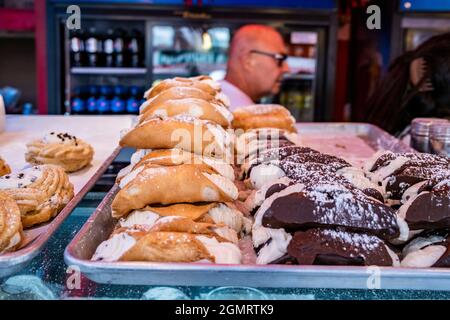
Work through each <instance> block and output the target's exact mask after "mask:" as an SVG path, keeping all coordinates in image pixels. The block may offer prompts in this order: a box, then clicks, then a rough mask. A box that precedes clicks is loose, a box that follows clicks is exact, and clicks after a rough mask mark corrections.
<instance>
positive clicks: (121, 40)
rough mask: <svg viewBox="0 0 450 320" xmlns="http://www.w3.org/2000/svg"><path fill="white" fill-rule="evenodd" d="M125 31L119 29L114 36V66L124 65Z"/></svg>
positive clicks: (120, 66)
mask: <svg viewBox="0 0 450 320" xmlns="http://www.w3.org/2000/svg"><path fill="white" fill-rule="evenodd" d="M124 48H125V31H124V30H123V29H117V30H116V35H115V38H114V66H115V67H117V68H122V67H124Z"/></svg>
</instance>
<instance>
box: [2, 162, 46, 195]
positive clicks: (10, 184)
mask: <svg viewBox="0 0 450 320" xmlns="http://www.w3.org/2000/svg"><path fill="white" fill-rule="evenodd" d="M41 177H42V169H41V167H38V166H34V167H30V168H26V169H24V170H22V171H20V172H17V173H10V174H7V175H4V176H2V177H0V189H15V188H23V187H27V186H29V185H30V184H32V183H33V182H35V181H36V180H38V179H40V178H41Z"/></svg>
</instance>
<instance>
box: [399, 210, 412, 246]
mask: <svg viewBox="0 0 450 320" xmlns="http://www.w3.org/2000/svg"><path fill="white" fill-rule="evenodd" d="M397 225H398V228H399V230H400V235H399V236H398V238H397V239H395V242H396V243H405V242H406V241H408V239H410V232H409V227H408V224H407V223H406V221H405V220H404V219H403V218H402V217H400V216H398V215H397Z"/></svg>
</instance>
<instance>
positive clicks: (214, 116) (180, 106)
mask: <svg viewBox="0 0 450 320" xmlns="http://www.w3.org/2000/svg"><path fill="white" fill-rule="evenodd" d="M179 114H187V115H190V116H192V117H195V118H199V119H202V120H209V121H212V122H215V123H217V124H219V125H220V126H222V127H224V128H228V127H229V126H230V125H231V121H232V120H233V114H232V113H231V112H230V111H229V110H228V109H227V108H226V107H224V106H223V105H221V104H216V103H213V102H208V101H205V100H202V99H196V98H186V99H178V100H168V101H166V102H164V103H161V104H159V105H157V106H155V107H150V108H148V109H147V110H146V111H145V113H143V114H141V115H140V116H139V123H142V122H144V121H145V120H147V119H150V118H152V117H153V116H163V117H174V116H176V115H179Z"/></svg>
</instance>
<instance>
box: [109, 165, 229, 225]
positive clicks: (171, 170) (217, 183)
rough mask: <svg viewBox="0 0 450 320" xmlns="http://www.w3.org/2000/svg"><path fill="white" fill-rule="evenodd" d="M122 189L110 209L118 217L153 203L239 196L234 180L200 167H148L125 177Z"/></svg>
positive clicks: (216, 199)
mask: <svg viewBox="0 0 450 320" xmlns="http://www.w3.org/2000/svg"><path fill="white" fill-rule="evenodd" d="M120 188H121V190H120V191H119V192H118V193H117V195H116V197H115V198H114V200H113V203H112V206H111V208H112V215H113V217H116V218H118V217H122V216H124V215H127V214H128V213H130V212H131V211H132V210H135V209H141V208H144V207H145V206H147V205H150V204H173V203H180V202H212V201H214V202H216V201H218V202H227V201H233V200H235V199H236V198H237V196H238V191H237V188H236V186H235V185H234V183H233V181H231V180H229V179H228V178H225V177H223V176H222V175H220V174H218V173H217V171H215V170H213V169H211V168H210V167H209V166H206V165H201V164H183V165H179V166H167V167H165V166H158V165H153V164H146V165H144V166H141V167H138V168H137V169H136V170H133V171H131V172H130V173H129V174H128V175H126V176H125V177H124V178H122V180H121V182H120Z"/></svg>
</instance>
